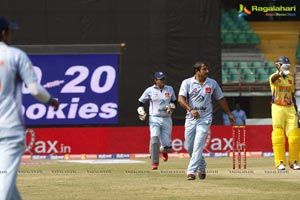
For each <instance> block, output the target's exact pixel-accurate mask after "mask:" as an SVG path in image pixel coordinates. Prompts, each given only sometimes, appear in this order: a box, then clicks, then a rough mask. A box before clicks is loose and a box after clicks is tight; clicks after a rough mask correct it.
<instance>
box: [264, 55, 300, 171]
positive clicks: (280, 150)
mask: <svg viewBox="0 0 300 200" xmlns="http://www.w3.org/2000/svg"><path fill="white" fill-rule="evenodd" d="M275 65H276V67H277V69H278V71H277V72H275V73H274V74H272V75H270V77H269V82H270V87H271V92H272V124H273V131H272V145H273V152H274V159H275V166H276V167H277V169H278V170H285V166H286V158H285V135H286V136H287V138H288V144H289V163H288V164H289V166H290V167H291V168H292V169H294V170H299V169H300V167H299V152H300V131H299V129H298V115H297V104H296V100H295V97H294V78H293V76H291V75H290V60H289V59H288V58H287V57H285V56H280V57H278V58H277V60H276V62H275Z"/></svg>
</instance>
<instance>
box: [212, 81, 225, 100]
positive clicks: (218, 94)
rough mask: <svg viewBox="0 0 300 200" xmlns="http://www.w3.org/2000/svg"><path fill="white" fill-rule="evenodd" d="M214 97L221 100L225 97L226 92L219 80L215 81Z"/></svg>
mask: <svg viewBox="0 0 300 200" xmlns="http://www.w3.org/2000/svg"><path fill="white" fill-rule="evenodd" d="M214 97H215V99H216V100H220V99H222V98H223V97H224V94H223V92H222V90H221V88H220V86H219V84H218V83H217V82H215V90H214Z"/></svg>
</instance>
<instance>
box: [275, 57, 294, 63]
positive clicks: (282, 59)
mask: <svg viewBox="0 0 300 200" xmlns="http://www.w3.org/2000/svg"><path fill="white" fill-rule="evenodd" d="M275 63H276V64H291V62H290V60H289V59H288V58H287V57H285V56H279V57H278V58H277V60H276V62H275Z"/></svg>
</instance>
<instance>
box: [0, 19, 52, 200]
mask: <svg viewBox="0 0 300 200" xmlns="http://www.w3.org/2000/svg"><path fill="white" fill-rule="evenodd" d="M11 29H16V25H15V24H12V23H10V22H8V21H7V20H6V19H5V18H4V17H0V200H19V199H22V198H21V195H20V194H19V192H18V189H17V186H16V179H17V175H18V170H19V165H20V161H21V157H22V154H23V151H24V143H25V124H24V119H23V113H22V107H21V106H22V83H23V82H24V83H25V84H26V85H27V87H28V89H29V91H30V92H31V94H32V95H33V96H34V97H35V98H36V99H37V100H39V101H41V102H44V103H47V104H48V105H50V106H53V108H54V110H57V109H58V100H56V99H54V98H53V97H51V96H50V94H49V93H48V92H47V91H46V90H45V89H44V88H43V87H42V86H41V85H40V84H39V83H38V79H37V77H36V74H35V72H34V70H33V67H32V64H31V61H30V60H29V58H28V56H27V55H26V54H25V53H24V52H23V51H22V50H20V49H17V48H14V47H10V46H8V44H9V42H10V31H11Z"/></svg>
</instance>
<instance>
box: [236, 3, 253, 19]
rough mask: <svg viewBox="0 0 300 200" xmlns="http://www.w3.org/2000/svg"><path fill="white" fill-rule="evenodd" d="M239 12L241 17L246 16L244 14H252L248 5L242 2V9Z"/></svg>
mask: <svg viewBox="0 0 300 200" xmlns="http://www.w3.org/2000/svg"><path fill="white" fill-rule="evenodd" d="M238 13H239V15H238V16H239V17H244V16H247V15H251V11H250V10H248V9H247V7H246V6H244V5H243V4H240V9H239V11H238Z"/></svg>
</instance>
